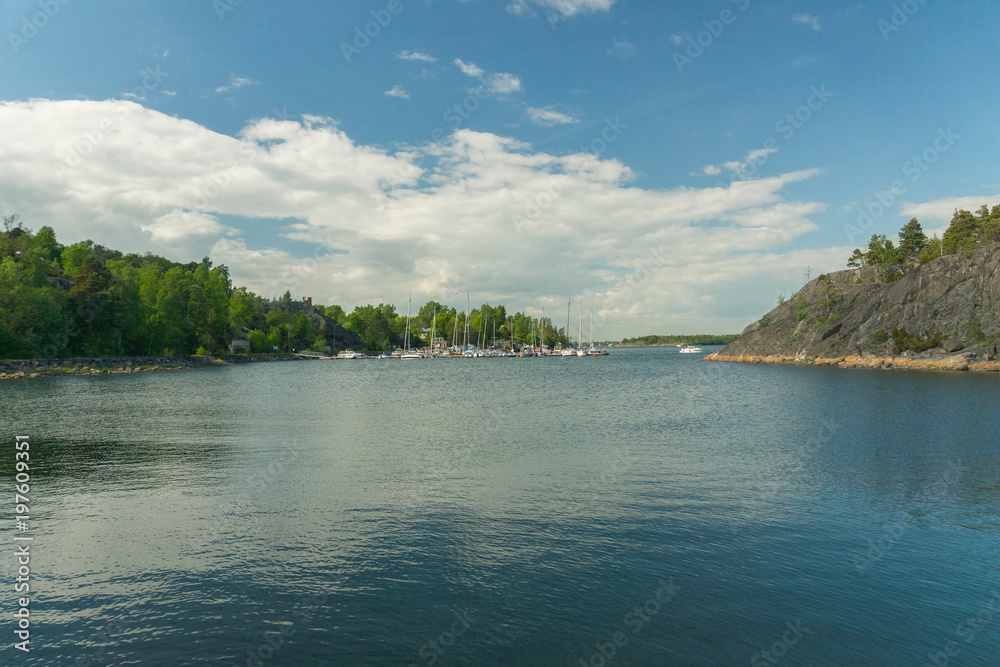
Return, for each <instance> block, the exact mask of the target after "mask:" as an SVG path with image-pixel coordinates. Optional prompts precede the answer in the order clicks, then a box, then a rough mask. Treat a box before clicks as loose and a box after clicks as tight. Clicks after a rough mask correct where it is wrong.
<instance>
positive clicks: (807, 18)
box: [792, 14, 823, 30]
mask: <svg viewBox="0 0 1000 667" xmlns="http://www.w3.org/2000/svg"><path fill="white" fill-rule="evenodd" d="M792 20H793V21H795V22H796V23H799V24H801V25H805V26H809V27H810V28H812V29H813V30H822V29H823V26H821V25H820V22H819V17H818V16H813V15H812V14H799V15H797V16H794V17H792Z"/></svg>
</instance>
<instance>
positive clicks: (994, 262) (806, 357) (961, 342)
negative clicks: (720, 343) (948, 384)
mask: <svg viewBox="0 0 1000 667" xmlns="http://www.w3.org/2000/svg"><path fill="white" fill-rule="evenodd" d="M998 347H1000V245H992V246H985V247H983V248H980V249H978V250H976V251H975V252H972V253H970V254H968V255H965V254H959V255H945V256H944V257H941V258H938V259H935V260H932V261H930V262H927V263H925V264H923V265H920V266H917V267H913V268H911V267H907V266H893V267H885V268H877V267H867V268H862V269H852V270H847V271H838V272H836V273H831V274H827V275H823V276H820V277H819V278H816V279H815V280H812V281H810V282H809V283H808V284H807V285H805V286H804V287H803V288H802V289H801V290H799V292H798V293H797V294H794V295H793V296H792V297H791V298H789V299H781V300H780V302H779V304H778V307H777V308H775V309H774V310H772V311H771V312H769V313H767V314H766V315H764V316H763V317H761V318H760V320H758V321H757V322H755V323H753V324H751V325H750V326H748V327H747V328H746V329H745V330H744V331H743V334H742V335H741V336H740V337H739V338H738V339H737V340H735V341H733V342H732V343H730V344H729V345H727V346H726V347H725V348H723V349H722V350H721V351H719V352H716V353H714V354H710V355H707V356H706V357H705V359H706V360H707V361H735V362H742V363H758V364H761V363H763V364H773V363H777V364H809V365H814V366H837V367H843V368H895V369H921V370H951V371H1000V355H998Z"/></svg>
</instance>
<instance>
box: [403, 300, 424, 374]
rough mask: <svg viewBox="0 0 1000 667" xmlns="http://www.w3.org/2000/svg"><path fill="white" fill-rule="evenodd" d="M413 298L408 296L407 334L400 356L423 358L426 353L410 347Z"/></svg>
mask: <svg viewBox="0 0 1000 667" xmlns="http://www.w3.org/2000/svg"><path fill="white" fill-rule="evenodd" d="M412 302H413V298H412V297H407V301H406V336H405V338H404V340H403V354H401V355H400V356H399V358H400V359H423V358H424V353H423V352H419V351H417V350H411V349H410V307H411V305H412Z"/></svg>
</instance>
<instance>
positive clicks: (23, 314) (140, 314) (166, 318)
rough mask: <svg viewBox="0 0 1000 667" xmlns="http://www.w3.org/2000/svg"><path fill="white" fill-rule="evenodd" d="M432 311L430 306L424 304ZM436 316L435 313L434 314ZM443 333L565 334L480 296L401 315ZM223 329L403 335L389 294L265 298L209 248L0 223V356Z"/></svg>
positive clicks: (104, 347) (339, 336) (394, 342)
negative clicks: (148, 248) (184, 253)
mask: <svg viewBox="0 0 1000 667" xmlns="http://www.w3.org/2000/svg"><path fill="white" fill-rule="evenodd" d="M435 310H436V311H437V317H436V318H435V316H434V313H435ZM435 322H436V324H435ZM432 327H434V328H436V335H437V337H439V338H442V339H444V340H445V341H446V342H447V343H448V344H449V345H461V344H463V343H464V342H465V341H466V340H468V342H469V344H471V345H475V344H476V343H477V342H484V341H485V343H487V344H489V343H492V341H493V337H494V335H495V336H496V337H497V339H499V340H506V341H508V344H510V341H511V334H513V342H514V344H523V343H526V342H529V341H531V340H532V339H533V340H534V341H535V342H537V341H539V339H540V338H541V337H542V333H541V332H543V331H544V341H545V343H546V344H548V345H554V344H556V343H558V342H565V332H564V331H561V330H558V329H556V328H555V327H554V326H553V325H552V322H551V320H549V319H548V318H546V319H545V320H539V319H537V318H531V317H529V316H528V315H526V314H524V313H514V314H508V313H507V310H506V308H505V307H504V306H491V305H489V304H483V305H482V306H481V307H479V308H477V309H474V310H473V311H472V312H471V313H469V316H468V334H467V333H466V314H465V313H464V312H459V311H457V310H456V309H454V308H448V307H446V306H444V305H442V304H439V303H436V302H433V301H431V302H428V303H427V304H425V305H424V306H422V307H420V308H419V309H418V311H417V313H415V315H414V317H413V319H412V321H411V326H410V329H411V336H410V341H409V343H410V346H411V347H418V346H421V345H424V344H429V343H430V341H429V340H426V339H427V338H429V336H427V335H425V334H424V333H423V330H424V329H427V330H430V329H432ZM233 339H243V340H248V341H249V343H250V347H251V351H252V352H256V353H262V352H275V351H277V352H288V351H293V350H304V349H311V350H316V351H332V350H338V349H345V348H347V347H353V348H355V349H359V350H365V351H388V350H391V349H394V348H396V347H401V346H404V345H405V344H406V317H405V313H403V314H400V313H399V312H397V310H396V308H395V306H392V305H389V304H379V305H377V306H372V305H365V306H358V307H356V308H355V309H354V311H353V312H352V313H350V314H348V313H345V312H344V309H343V308H342V307H341V306H339V305H331V306H323V305H311V304H306V303H304V302H302V301H295V300H293V299H292V295H291V294H290V293H289V292H286V293H285V294H284V295H283V296H281V297H276V298H270V299H266V298H263V297H261V296H258V295H257V294H254V293H253V292H251V291H249V290H248V289H246V288H245V287H235V286H234V285H233V283H232V280H231V279H230V276H229V270H228V268H227V267H225V266H213V265H212V262H211V260H210V259H209V258H207V257H206V258H204V259H202V260H201V261H200V262H189V263H187V264H182V263H178V262H173V261H170V260H168V259H166V258H164V257H160V256H158V255H154V254H152V253H146V254H144V255H139V254H135V253H132V254H123V253H122V252H120V251H118V250H113V249H110V248H107V247H105V246H103V245H100V244H95V243H94V242H92V241H84V242H82V243H75V244H73V245H68V246H63V245H61V244H60V243H59V242H58V241H57V239H56V235H55V233H54V232H53V230H52V228H51V227H47V226H46V227H42V228H41V229H39V230H38V231H37V232H35V233H32V231H31V230H30V229H28V228H26V227H25V226H24V224H23V223H22V222H20V220H19V219H18V216H17V215H12V216H7V217H5V218H3V232H2V233H0V358H7V359H25V358H60V357H72V356H120V355H129V356H143V355H151V354H156V355H165V356H184V355H192V354H220V353H224V352H226V351H228V349H229V345H230V343H231V342H232V341H233Z"/></svg>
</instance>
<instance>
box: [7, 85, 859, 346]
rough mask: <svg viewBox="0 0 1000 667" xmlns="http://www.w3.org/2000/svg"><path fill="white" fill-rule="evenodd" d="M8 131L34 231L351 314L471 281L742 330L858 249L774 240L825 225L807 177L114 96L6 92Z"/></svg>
mask: <svg viewBox="0 0 1000 667" xmlns="http://www.w3.org/2000/svg"><path fill="white" fill-rule="evenodd" d="M0 133H2V134H3V136H4V137H7V139H5V141H4V142H2V143H0V209H2V210H4V211H9V212H14V211H16V212H19V213H21V214H22V216H23V218H24V220H25V221H26V223H27V224H28V225H29V226H31V227H33V228H35V229H37V228H38V227H40V226H41V225H46V224H48V225H51V226H52V227H53V228H54V229H55V230H56V232H57V234H58V235H59V238H60V240H61V241H62V242H64V243H71V242H74V241H78V240H81V239H86V238H90V239H93V240H94V241H96V242H98V243H104V244H106V245H110V246H112V247H116V248H120V249H122V250H124V251H126V252H143V251H146V250H151V251H153V252H158V253H163V254H166V255H167V256H169V257H171V258H173V259H176V260H179V261H188V260H190V259H192V258H193V259H200V258H201V257H202V256H205V255H210V256H211V257H213V259H214V260H215V261H217V262H219V263H225V264H227V265H228V266H229V267H230V269H231V271H232V275H233V279H234V281H235V282H236V283H238V284H245V285H247V286H248V287H250V288H251V289H253V290H254V291H256V292H258V293H260V294H264V295H273V294H281V293H283V292H284V291H285V290H286V289H290V290H291V291H292V292H293V293H294V294H299V295H310V296H313V297H315V298H316V299H317V300H319V301H322V302H326V303H341V304H342V305H344V306H345V307H347V308H348V309H351V308H353V306H354V305H357V304H360V303H367V302H369V301H372V300H374V301H376V302H377V301H379V300H384V301H387V302H393V303H402V302H403V301H405V299H406V294H407V293H408V292H409V291H411V290H412V291H413V297H414V300H415V301H419V300H421V299H424V300H426V299H432V298H433V299H437V300H439V301H445V302H449V303H454V304H455V305H458V302H459V301H464V292H465V291H466V290H470V291H472V293H473V294H474V295H475V296H476V298H477V299H479V300H480V301H487V300H488V301H491V302H494V303H506V304H508V306H518V305H519V304H524V303H527V302H528V300H529V299H532V298H534V299H535V303H536V305H538V306H542V305H545V306H546V307H547V308H551V309H552V311H553V312H554V311H555V310H557V309H560V308H563V307H565V295H566V294H580V293H586V294H588V295H592V296H593V299H594V302H595V308H596V310H597V317H598V321H599V322H600V321H603V322H604V324H602V325H601V327H600V329H599V333H598V336H599V337H616V336H621V335H635V334H638V333H654V332H661V333H669V332H671V331H676V332H680V331H687V332H695V330H711V331H726V330H728V331H738V330H740V329H741V328H742V326H743V325H745V324H747V323H748V322H750V321H752V320H753V319H756V318H759V317H760V315H761V314H762V313H763V312H765V311H766V310H769V309H770V307H771V306H773V299H772V295H773V294H774V293H775V291H777V289H781V288H784V287H785V286H786V285H787V284H788V283H789V282H794V281H795V280H797V279H798V277H799V276H801V274H802V271H803V269H804V267H805V266H806V265H809V266H812V267H813V269H814V271H817V272H819V271H828V270H834V269H838V268H842V266H843V261H844V258H845V257H846V256H848V255H849V254H850V250H849V249H847V250H846V251H845V249H842V248H836V249H824V250H815V251H798V252H782V251H780V250H779V249H780V248H782V247H783V246H785V245H786V244H788V243H790V242H792V241H794V240H796V239H799V238H801V237H802V235H804V234H806V233H809V232H811V231H813V230H815V229H817V227H816V225H815V224H814V223H813V222H812V221H811V219H810V217H811V216H812V215H813V214H814V213H815V212H817V211H819V210H820V209H821V208H822V205H821V204H818V203H815V202H806V201H794V200H787V199H786V198H785V196H784V195H783V192H784V191H785V189H786V188H787V186H789V185H790V184H792V183H795V182H798V181H802V180H804V179H808V178H812V177H814V176H815V175H816V173H817V172H815V171H801V172H795V173H790V174H783V175H779V176H773V177H769V178H760V179H752V180H743V181H736V182H733V183H731V184H729V185H727V186H716V187H706V188H691V187H682V188H676V189H668V190H651V189H645V188H642V187H637V186H636V185H635V184H634V182H633V181H634V179H635V174H634V173H633V172H632V170H631V169H629V167H628V166H626V165H625V164H623V163H621V162H619V161H617V160H612V159H604V158H601V157H599V156H597V155H588V154H572V155H551V154H548V153H544V152H540V151H537V150H535V149H533V148H532V147H531V146H529V145H526V144H524V143H521V142H518V141H515V140H513V139H510V138H505V137H501V136H497V135H494V134H489V133H478V132H473V131H470V130H459V131H456V132H455V133H454V134H453V135H451V136H450V137H448V138H446V139H445V140H444V141H442V142H441V143H438V144H431V145H427V146H419V147H418V146H412V147H404V148H401V149H398V150H396V151H395V152H388V151H386V150H384V149H379V148H373V147H370V146H365V145H361V144H358V143H356V142H354V141H353V140H351V138H350V137H348V136H347V135H346V134H345V133H344V132H343V131H342V130H340V128H339V127H338V126H337V124H336V123H335V122H334V121H333V120H331V119H329V118H321V117H315V116H307V117H303V118H302V119H300V120H298V121H291V120H274V119H268V118H264V119H260V120H256V121H254V122H252V123H250V124H249V125H247V126H246V127H245V128H244V129H243V131H242V132H241V133H240V134H239V135H238V136H237V137H231V136H226V135H222V134H218V133H216V132H213V131H211V130H209V129H207V128H205V127H203V126H201V125H198V124H197V123H194V122H192V121H189V120H185V119H181V118H174V117H171V116H168V115H166V114H162V113H160V112H157V111H154V110H150V109H146V108H144V107H142V106H140V105H138V104H134V103H130V102H120V101H104V102H92V101H76V100H69V101H48V100H31V101H28V102H6V103H0ZM88 137H91V138H88ZM93 137H97V139H96V140H95V139H93ZM418 164H419V165H420V166H417V165H418ZM242 219H252V220H255V221H257V222H255V223H254V230H255V232H254V238H255V239H259V238H260V236H259V235H260V233H261V226H262V225H266V224H268V222H267V221H274V222H273V223H272V224H273V225H274V228H273V229H272V230H271V234H272V236H271V238H270V240H267V239H266V238H265V240H257V241H255V242H253V243H251V242H250V241H249V240H248V238H246V237H245V235H244V232H243V231H242V229H241V227H242V223H241V222H240V220H242ZM222 220H225V224H223V223H222V222H220V221H222ZM289 220H292V221H293V222H292V223H289V222H288V221H289ZM279 221H284V222H279ZM484 239H488V241H489V246H490V248H489V252H484V251H483V240H484ZM292 240H294V241H299V242H301V243H302V244H303V245H301V246H300V247H301V248H302V252H300V253H299V255H300V257H297V256H295V255H294V254H292V253H291V251H289V250H288V249H287V248H288V247H289V246H288V244H290V243H291V242H292ZM290 247H294V245H293V246H290ZM331 249H338V250H340V251H346V254H344V253H343V252H338V253H333V254H331V253H330V252H329V251H330V250H331ZM302 256H304V257H305V258H304V259H303V258H302ZM543 285H544V292H545V294H541V293H539V292H540V286H543ZM772 285H773V286H774V288H772V287H771V286H772ZM457 292H462V295H461V297H459V296H455V294H456V293H457ZM449 295H451V296H449ZM518 307H519V306H518Z"/></svg>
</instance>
